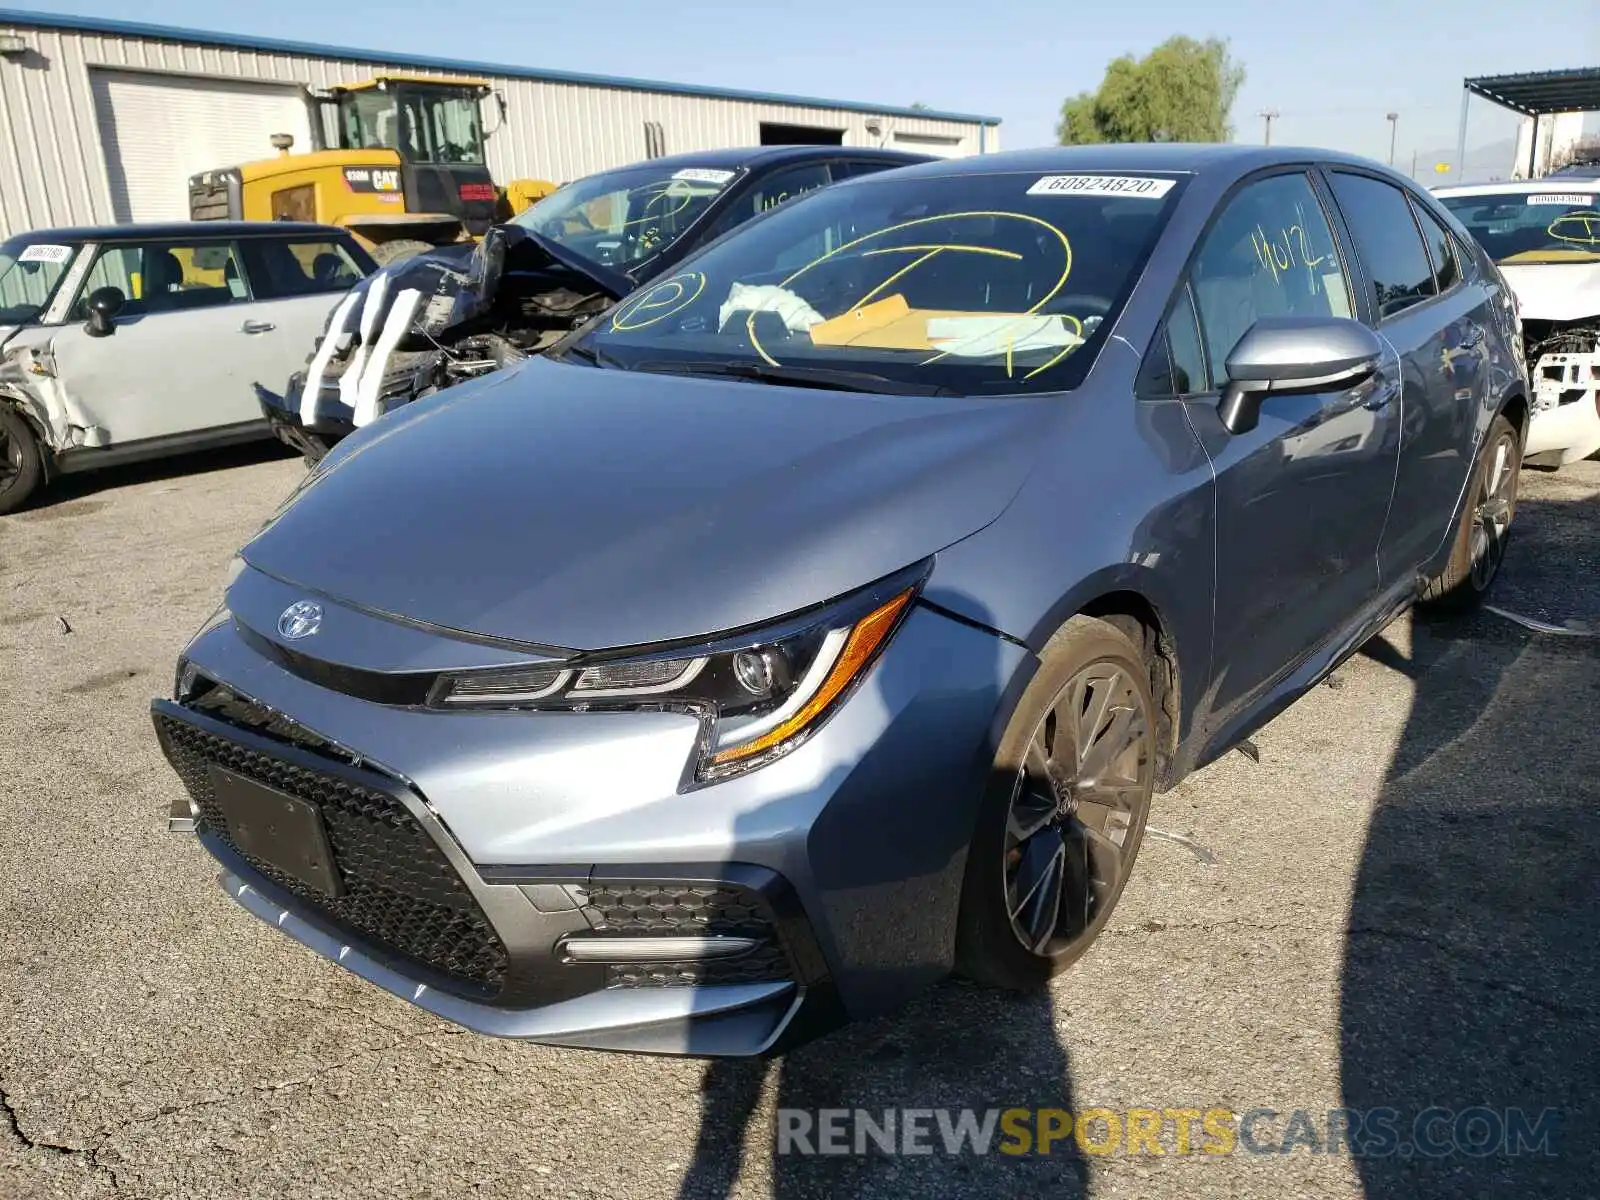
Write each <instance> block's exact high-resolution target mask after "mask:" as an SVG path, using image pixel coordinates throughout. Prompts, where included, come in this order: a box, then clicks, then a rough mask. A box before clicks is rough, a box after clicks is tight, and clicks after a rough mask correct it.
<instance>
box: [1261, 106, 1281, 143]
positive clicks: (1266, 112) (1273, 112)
mask: <svg viewBox="0 0 1600 1200" xmlns="http://www.w3.org/2000/svg"><path fill="white" fill-rule="evenodd" d="M1256 116H1258V117H1260V118H1261V119H1262V120H1263V121H1265V122H1266V123H1267V136H1266V140H1265V141H1264V142H1263V143H1262V144H1263V145H1267V146H1270V145H1272V123H1273V122H1274V121H1276V120H1277V119H1278V110H1277V109H1275V108H1263V109H1262V110H1261V111H1260V112H1258V113H1257V114H1256Z"/></svg>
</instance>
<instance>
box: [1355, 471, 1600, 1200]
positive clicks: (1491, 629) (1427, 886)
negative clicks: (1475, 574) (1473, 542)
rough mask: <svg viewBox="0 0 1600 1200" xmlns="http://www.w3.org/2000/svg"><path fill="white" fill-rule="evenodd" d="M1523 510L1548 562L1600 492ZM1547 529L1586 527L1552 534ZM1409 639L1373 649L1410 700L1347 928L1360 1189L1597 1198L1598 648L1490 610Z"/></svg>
mask: <svg viewBox="0 0 1600 1200" xmlns="http://www.w3.org/2000/svg"><path fill="white" fill-rule="evenodd" d="M1516 520H1517V523H1516V533H1515V535H1514V539H1515V537H1531V538H1533V539H1536V540H1538V541H1539V543H1540V545H1541V552H1542V553H1544V554H1554V553H1561V552H1563V550H1565V551H1567V552H1571V553H1575V554H1578V555H1580V556H1581V555H1583V554H1587V555H1591V556H1592V555H1593V553H1594V550H1595V547H1596V546H1597V545H1600V502H1596V501H1584V502H1581V503H1567V504H1560V503H1552V502H1542V503H1541V502H1538V501H1523V502H1522V503H1521V504H1519V506H1518V511H1517V519H1516ZM1552 527H1560V528H1563V529H1566V530H1569V531H1572V532H1571V537H1576V538H1580V539H1582V540H1581V542H1578V543H1576V544H1574V542H1573V541H1571V540H1569V538H1562V539H1557V540H1556V541H1553V542H1552V541H1551V540H1550V538H1549V537H1548V531H1549V530H1550V529H1551V528H1552ZM1513 547H1515V540H1514V541H1513ZM1515 566H1516V560H1510V561H1508V568H1507V569H1508V571H1510V570H1512V569H1514V568H1515ZM1554 566H1555V564H1553V563H1546V564H1544V567H1545V572H1544V574H1543V578H1544V579H1546V580H1548V581H1550V582H1549V585H1548V587H1546V588H1544V589H1541V591H1542V592H1550V589H1552V588H1554V589H1557V590H1556V591H1554V592H1553V594H1546V595H1543V597H1542V599H1543V603H1545V604H1546V605H1547V606H1548V609H1547V613H1546V614H1545V615H1547V616H1549V617H1560V616H1562V615H1563V613H1562V612H1561V610H1562V609H1563V608H1568V607H1572V606H1579V605H1581V606H1585V607H1588V608H1591V609H1592V608H1594V607H1595V603H1594V600H1595V597H1594V594H1593V593H1595V592H1596V591H1600V580H1596V579H1595V578H1594V577H1593V576H1587V577H1579V576H1578V575H1577V574H1575V573H1570V572H1569V573H1560V572H1554V571H1553V567H1554ZM1558 580H1559V583H1557V582H1556V581H1558ZM1506 582H1507V583H1511V582H1512V580H1511V579H1509V578H1508V580H1507V581H1506ZM1522 582H1523V581H1520V580H1519V581H1518V583H1519V585H1520V584H1521V583H1522ZM1522 590H1523V588H1522V587H1521V586H1518V587H1516V588H1497V596H1496V599H1497V600H1499V601H1501V602H1502V603H1504V602H1505V601H1504V600H1503V599H1502V597H1503V596H1504V595H1506V594H1507V593H1510V594H1514V595H1516V594H1520V592H1521V591H1522ZM1585 591H1587V592H1588V593H1589V594H1587V595H1585V594H1584V592H1585ZM1412 640H1413V650H1412V653H1411V655H1410V656H1409V658H1408V657H1407V656H1405V655H1404V654H1402V653H1401V652H1400V651H1399V650H1397V649H1396V648H1395V647H1394V645H1393V644H1392V643H1390V642H1388V641H1386V640H1384V639H1379V640H1378V641H1376V642H1374V643H1373V644H1372V646H1370V647H1369V648H1368V649H1367V651H1366V653H1367V654H1368V656H1369V657H1372V658H1374V659H1376V660H1377V661H1379V662H1382V663H1384V664H1385V665H1388V666H1391V667H1393V668H1394V669H1397V670H1401V671H1403V672H1404V673H1405V674H1407V675H1409V676H1411V678H1413V679H1414V680H1415V682H1416V694H1415V699H1414V700H1413V707H1412V711H1411V714H1410V716H1409V718H1408V721H1407V725H1406V728H1405V730H1404V733H1403V735H1402V740H1401V743H1400V746H1399V748H1398V750H1397V752H1396V754H1395V757H1394V761H1393V764H1392V765H1391V768H1390V772H1389V778H1388V780H1387V782H1386V783H1385V785H1384V789H1383V793H1382V795H1381V797H1380V800H1379V803H1378V805H1377V807H1376V809H1375V811H1374V813H1373V816H1372V820H1371V824H1370V827H1369V830H1368V835H1367V843H1366V847H1365V851H1364V854H1363V858H1362V862H1361V865H1360V869H1359V873H1358V876H1357V879H1356V885H1355V891H1354V895H1353V899H1352V903H1351V911H1350V921H1349V934H1348V938H1347V942H1346V957H1345V964H1344V978H1343V992H1342V998H1341V1021H1340V1026H1341V1059H1342V1062H1341V1068H1342V1080H1343V1094H1344V1103H1345V1104H1346V1105H1347V1106H1348V1107H1349V1108H1351V1109H1354V1110H1358V1112H1359V1111H1360V1110H1390V1113H1389V1114H1388V1115H1385V1114H1383V1113H1380V1114H1379V1120H1378V1122H1377V1123H1376V1125H1374V1124H1373V1123H1372V1122H1370V1121H1369V1123H1368V1127H1367V1129H1366V1130H1365V1131H1364V1132H1363V1134H1362V1136H1361V1139H1360V1140H1361V1141H1362V1142H1364V1143H1366V1149H1365V1152H1364V1153H1363V1154H1362V1156H1361V1157H1359V1158H1358V1160H1357V1164H1356V1165H1357V1169H1358V1171H1359V1174H1360V1176H1361V1179H1362V1182H1363V1184H1364V1186H1365V1194H1366V1195H1367V1197H1369V1198H1371V1200H1432V1198H1434V1197H1447V1196H1449V1197H1455V1196H1489V1195H1505V1196H1511V1195H1516V1196H1529V1197H1533V1196H1538V1197H1541V1198H1550V1197H1557V1196H1573V1197H1577V1196H1593V1195H1596V1194H1597V1188H1600V1184H1597V1182H1596V1172H1597V1170H1600V1154H1597V1150H1600V1142H1597V1141H1596V1138H1595V1132H1596V1130H1595V1120H1594V1118H1595V1108H1596V1092H1597V1090H1600V1041H1597V1035H1600V942H1597V940H1596V936H1597V925H1600V866H1597V864H1600V736H1597V729H1600V640H1593V639H1578V638H1566V637H1555V636H1550V635H1540V634H1534V633H1530V632H1528V631H1527V630H1524V629H1522V628H1521V627H1519V626H1517V625H1514V624H1512V623H1511V622H1509V621H1506V620H1504V619H1502V618H1500V617H1497V616H1494V615H1492V614H1488V613H1483V614H1479V615H1476V616H1474V617H1472V618H1470V619H1468V620H1466V621H1463V622H1458V623H1454V624H1447V623H1439V622H1433V623H1429V622H1425V621H1422V620H1420V619H1419V620H1417V621H1416V622H1415V623H1414V634H1413V639H1412ZM1551 1110H1553V1113H1552V1111H1551ZM1541 1121H1543V1124H1542V1125H1541ZM1354 1123H1355V1122H1352V1124H1354ZM1384 1123H1387V1124H1388V1125H1389V1127H1390V1134H1389V1135H1388V1136H1385V1135H1384V1133H1383V1131H1382V1126H1383V1124H1384ZM1545 1133H1548V1134H1550V1136H1549V1137H1548V1138H1545V1137H1543V1136H1541V1135H1543V1134H1545Z"/></svg>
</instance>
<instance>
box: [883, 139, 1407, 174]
mask: <svg viewBox="0 0 1600 1200" xmlns="http://www.w3.org/2000/svg"><path fill="white" fill-rule="evenodd" d="M1303 163H1328V164H1332V165H1344V166H1353V167H1361V168H1363V169H1364V170H1376V171H1378V172H1381V173H1383V174H1386V175H1391V176H1394V175H1395V172H1394V171H1392V170H1390V169H1389V168H1387V167H1385V166H1383V164H1381V163H1378V162H1374V161H1373V160H1372V159H1369V158H1362V157H1360V156H1359V155H1355V154H1345V153H1343V152H1341V151H1338V150H1322V149H1314V148H1311V147H1306V146H1240V145H1235V144H1233V143H1231V142H1218V143H1194V142H1138V143H1126V144H1115V145H1111V144H1107V145H1096V146H1045V147H1039V148H1036V149H1031V150H1006V151H1001V152H999V153H995V154H978V155H972V156H970V157H967V158H944V159H936V160H934V161H932V162H927V163H924V164H923V165H921V166H916V167H910V168H907V169H906V170H905V171H901V172H899V174H902V175H903V174H912V175H922V176H946V175H980V174H985V173H989V172H995V173H998V172H1008V171H1009V172H1018V173H1028V172H1034V171H1037V172H1039V173H1040V174H1049V173H1051V172H1059V171H1162V172H1167V173H1182V174H1187V175H1209V174H1216V175H1223V176H1229V177H1233V176H1239V175H1244V174H1247V173H1249V172H1251V171H1255V170H1259V169H1260V168H1262V167H1271V166H1276V165H1280V164H1283V165H1291V164H1303ZM1396 177H1397V178H1402V179H1403V178H1404V177H1403V176H1396Z"/></svg>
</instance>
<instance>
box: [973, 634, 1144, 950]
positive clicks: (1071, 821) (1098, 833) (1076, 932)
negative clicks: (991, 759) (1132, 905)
mask: <svg viewBox="0 0 1600 1200" xmlns="http://www.w3.org/2000/svg"><path fill="white" fill-rule="evenodd" d="M1152 748H1153V740H1152V721H1151V714H1150V713H1149V712H1147V711H1146V704H1145V701H1144V699H1143V697H1142V695H1141V692H1140V689H1138V688H1136V687H1135V686H1134V683H1133V679H1132V678H1131V677H1130V675H1129V674H1128V671H1127V668H1126V667H1124V666H1122V665H1120V664H1117V663H1112V662H1097V663H1091V664H1090V665H1089V666H1087V667H1085V668H1083V669H1082V670H1081V671H1079V672H1078V673H1077V674H1076V675H1074V676H1073V677H1072V678H1071V679H1070V680H1068V682H1067V685H1066V686H1065V687H1064V688H1063V689H1062V690H1061V693H1060V694H1059V695H1058V696H1057V697H1056V700H1055V703H1054V704H1053V705H1052V706H1051V707H1050V709H1049V710H1048V711H1047V712H1046V713H1045V715H1044V719H1043V720H1041V721H1040V722H1039V726H1038V728H1037V729H1036V730H1035V731H1034V734H1033V737H1032V739H1031V740H1030V741H1029V743H1028V750H1027V756H1026V759H1025V760H1024V763H1023V766H1022V769H1021V770H1019V771H1018V772H1017V778H1016V782H1015V784H1014V786H1013V790H1012V795H1011V807H1010V811H1009V812H1008V814H1007V822H1006V838H1005V875H1004V877H1005V890H1006V912H1007V913H1008V914H1009V915H1010V918H1011V929H1012V932H1013V933H1015V934H1016V936H1017V939H1018V940H1019V941H1020V942H1021V943H1022V944H1023V945H1024V946H1025V947H1026V948H1027V949H1028V950H1029V951H1030V952H1032V953H1034V954H1038V955H1041V956H1055V955H1058V954H1060V953H1062V952H1064V951H1071V950H1073V949H1075V948H1076V947H1077V945H1078V944H1079V943H1085V942H1087V941H1088V940H1089V939H1090V938H1092V937H1093V936H1094V934H1095V933H1096V932H1098V930H1099V926H1100V925H1101V924H1102V923H1104V921H1105V919H1106V917H1107V916H1108V915H1109V914H1110V910H1111V906H1112V905H1113V904H1114V903H1115V902H1116V898H1117V896H1118V895H1119V894H1120V892H1121V890H1122V884H1123V882H1124V881H1125V880H1126V878H1127V873H1128V871H1129V869H1130V868H1131V867H1132V865H1133V856H1134V854H1135V853H1136V852H1137V850H1138V838H1139V835H1140V834H1141V833H1142V832H1143V829H1144V821H1145V817H1146V815H1147V813H1148V812H1149V807H1150V793H1151V789H1152V785H1153V781H1154V755H1153V754H1152Z"/></svg>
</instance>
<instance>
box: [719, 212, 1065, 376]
mask: <svg viewBox="0 0 1600 1200" xmlns="http://www.w3.org/2000/svg"><path fill="white" fill-rule="evenodd" d="M963 217H999V218H1005V219H1008V220H1015V221H1026V222H1028V223H1030V224H1033V225H1038V226H1040V227H1041V228H1043V229H1046V230H1049V232H1050V233H1051V234H1053V235H1054V236H1055V238H1056V239H1057V240H1058V241H1059V242H1060V243H1061V251H1062V256H1063V259H1064V261H1063V264H1062V267H1061V277H1060V278H1059V279H1057V280H1056V282H1055V285H1054V286H1053V287H1051V289H1050V290H1049V291H1048V292H1046V293H1045V294H1044V295H1043V296H1041V297H1040V298H1039V301H1038V303H1036V304H1034V306H1033V307H1032V308H1030V309H1028V310H1027V311H1026V312H1025V313H1023V314H1022V315H1023V316H1031V315H1032V314H1034V313H1036V312H1038V311H1039V310H1040V309H1042V308H1043V307H1044V306H1045V305H1046V304H1048V303H1050V301H1051V300H1053V299H1054V298H1055V296H1056V294H1057V293H1059V292H1060V291H1061V289H1062V288H1063V287H1064V286H1066V282H1067V276H1068V275H1070V274H1071V273H1072V243H1071V242H1069V241H1068V240H1067V235H1066V234H1064V233H1062V232H1061V230H1059V229H1057V228H1056V227H1055V226H1054V225H1052V224H1050V222H1049V221H1046V220H1043V219H1041V218H1039V217H1035V216H1030V215H1029V214H1028V213H1019V212H991V211H987V210H983V211H974V212H956V213H940V214H939V215H938V216H932V217H918V218H916V219H915V220H912V221H901V222H899V223H898V224H895V225H888V226H885V227H884V228H882V229H877V230H874V231H873V232H871V233H864V234H862V235H861V236H860V237H858V238H853V239H852V240H850V241H848V242H845V243H844V244H843V245H842V246H836V247H835V248H834V249H832V250H829V251H828V252H827V253H826V254H822V255H819V256H817V257H816V258H814V259H812V260H811V261H810V262H808V263H806V264H805V266H803V267H801V268H800V269H799V270H797V271H795V272H794V273H793V274H791V275H790V276H788V278H786V279H784V280H783V282H782V283H780V284H779V285H778V286H779V287H784V288H786V287H788V286H789V285H790V284H791V283H793V282H794V281H795V280H796V279H799V278H800V276H802V275H804V274H805V273H806V272H807V271H809V270H811V269H812V268H813V267H818V266H820V265H822V264H823V263H824V262H827V261H828V260H829V259H830V258H835V257H837V256H838V255H840V254H843V253H845V252H846V251H849V250H854V249H855V248H856V247H857V246H860V245H861V244H862V243H864V242H870V241H873V240H874V239H877V238H882V237H886V236H887V235H889V234H891V233H895V232H897V231H899V230H902V229H914V228H916V227H917V226H919V225H931V224H936V223H941V222H946V221H957V220H960V219H962V218H963ZM956 248H957V247H956V246H955V245H954V244H952V246H951V249H956ZM963 248H966V247H963ZM755 323H756V314H755V312H751V313H750V314H749V315H748V316H747V317H746V318H745V333H746V334H747V335H748V336H749V338H750V344H751V345H752V346H754V347H755V350H756V353H757V354H759V355H760V356H761V357H762V358H764V359H765V360H766V361H767V362H768V363H769V364H771V365H772V366H779V365H780V364H779V362H778V360H777V359H775V358H773V357H772V355H770V354H768V353H767V349H766V347H765V346H763V345H762V344H761V339H760V338H758V337H757V336H756V330H755ZM1080 328H1081V326H1080ZM944 357H946V355H945V353H944V352H943V351H941V352H940V353H938V354H935V355H934V356H933V357H932V358H930V359H927V360H926V361H925V362H923V363H922V364H920V365H922V366H927V365H928V364H929V363H933V362H937V361H938V360H939V359H941V358H944ZM1065 357H1066V355H1065V353H1063V354H1061V355H1059V356H1057V357H1056V358H1053V359H1051V360H1050V361H1049V362H1048V363H1045V364H1044V366H1042V367H1039V368H1037V369H1036V370H1034V371H1031V372H1029V373H1028V374H1027V375H1026V376H1024V378H1025V379H1031V378H1032V377H1033V376H1034V375H1037V374H1038V373H1039V371H1043V370H1047V369H1048V368H1050V367H1052V366H1054V365H1055V364H1056V363H1057V362H1059V361H1061V359H1062V358H1065Z"/></svg>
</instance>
